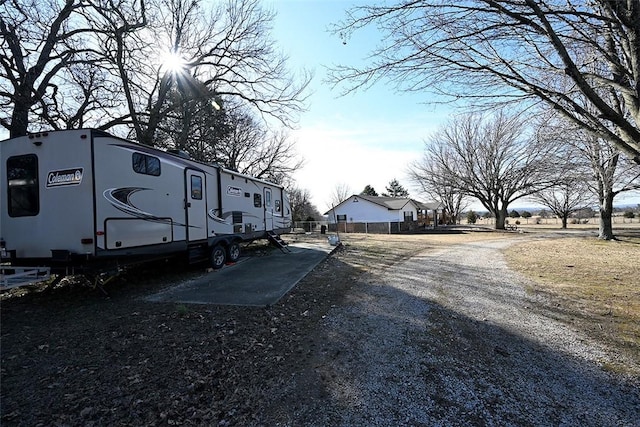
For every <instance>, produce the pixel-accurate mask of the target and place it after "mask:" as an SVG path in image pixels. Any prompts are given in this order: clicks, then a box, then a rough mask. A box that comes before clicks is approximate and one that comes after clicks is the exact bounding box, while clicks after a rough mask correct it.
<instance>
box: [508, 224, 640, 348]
mask: <svg viewBox="0 0 640 427" xmlns="http://www.w3.org/2000/svg"><path fill="white" fill-rule="evenodd" d="M505 255H506V257H507V260H508V262H509V264H510V266H511V267H512V268H514V269H516V270H518V271H520V272H522V273H523V274H525V275H526V276H528V277H529V278H531V279H532V280H533V281H535V282H536V285H535V286H534V287H532V289H530V291H531V292H533V293H540V294H544V295H547V296H548V297H549V298H550V299H551V301H552V302H553V304H555V305H556V306H557V309H556V314H557V315H558V317H559V318H561V319H563V320H565V321H569V322H571V323H574V324H576V326H578V324H579V327H580V328H581V329H586V330H587V331H588V332H589V333H590V334H591V335H593V336H596V337H597V338H598V339H603V340H605V342H610V343H612V344H614V345H616V346H618V347H619V348H621V349H624V350H625V351H629V352H630V354H632V355H633V356H634V357H640V268H639V266H640V237H633V236H628V237H622V238H621V240H619V241H611V242H605V241H601V240H597V239H594V238H561V239H547V240H535V241H528V242H524V243H520V244H517V245H514V246H512V247H510V248H509V249H508V250H507V251H506V254H505Z"/></svg>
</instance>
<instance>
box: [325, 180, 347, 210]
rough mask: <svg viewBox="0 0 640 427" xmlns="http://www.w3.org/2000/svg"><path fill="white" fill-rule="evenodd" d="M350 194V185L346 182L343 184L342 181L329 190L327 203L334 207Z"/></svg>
mask: <svg viewBox="0 0 640 427" xmlns="http://www.w3.org/2000/svg"><path fill="white" fill-rule="evenodd" d="M351 195H353V192H352V191H351V187H349V185H348V184H345V183H344V182H342V183H338V184H336V186H335V187H334V188H333V191H332V192H331V196H330V197H331V200H330V201H329V203H330V205H331V207H335V206H337V205H339V204H340V203H342V202H344V201H345V200H347V198H349V197H350V196H351Z"/></svg>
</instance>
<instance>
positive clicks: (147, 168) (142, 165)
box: [133, 153, 160, 176]
mask: <svg viewBox="0 0 640 427" xmlns="http://www.w3.org/2000/svg"><path fill="white" fill-rule="evenodd" d="M133 170H134V171H136V172H137V173H141V174H143V175H153V176H160V159H158V158H157V157H153V156H147V155H146V154H142V153H133Z"/></svg>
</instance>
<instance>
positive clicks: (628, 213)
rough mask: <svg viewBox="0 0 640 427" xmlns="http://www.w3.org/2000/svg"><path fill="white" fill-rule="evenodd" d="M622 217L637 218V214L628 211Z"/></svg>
mask: <svg viewBox="0 0 640 427" xmlns="http://www.w3.org/2000/svg"><path fill="white" fill-rule="evenodd" d="M622 216H623V217H625V218H635V217H636V214H634V213H633V212H632V211H626V212H625V213H624V214H623V215H622Z"/></svg>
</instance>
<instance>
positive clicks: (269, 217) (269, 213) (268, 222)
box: [264, 187, 273, 231]
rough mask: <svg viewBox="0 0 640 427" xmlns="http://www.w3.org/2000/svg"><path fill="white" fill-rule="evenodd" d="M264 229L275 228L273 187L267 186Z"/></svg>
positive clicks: (265, 190)
mask: <svg viewBox="0 0 640 427" xmlns="http://www.w3.org/2000/svg"><path fill="white" fill-rule="evenodd" d="M264 229H265V230H267V231H271V230H273V200H272V194H271V189H270V188H267V187H265V189H264Z"/></svg>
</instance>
